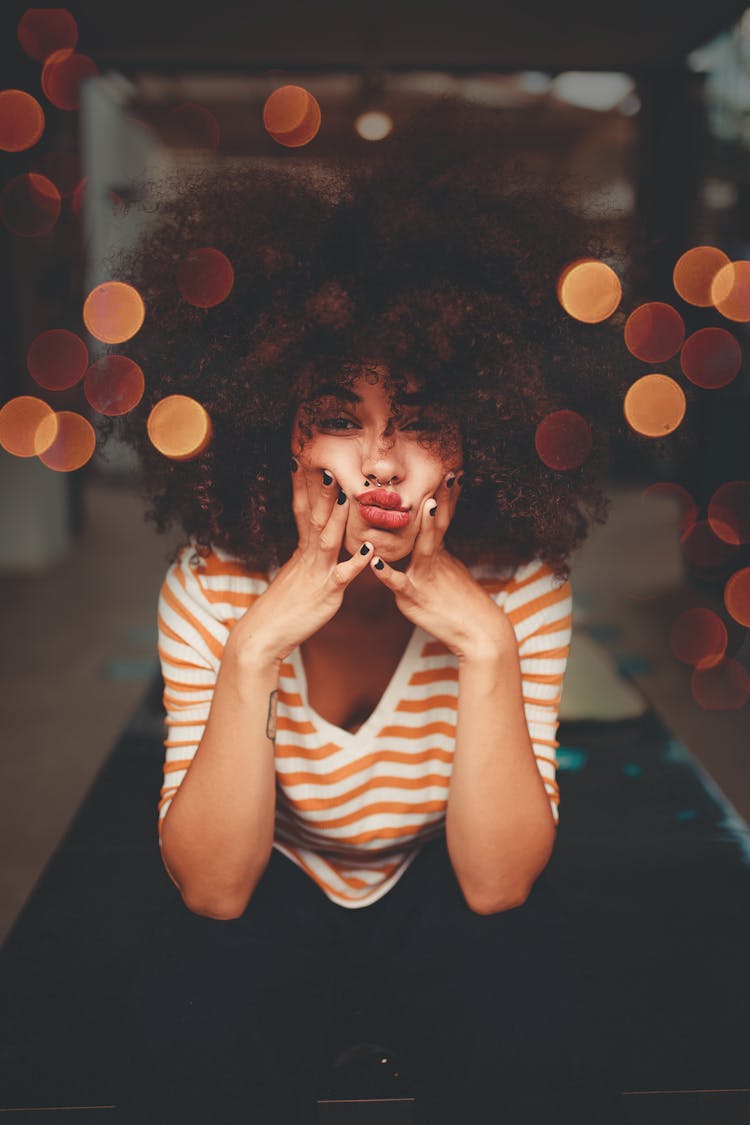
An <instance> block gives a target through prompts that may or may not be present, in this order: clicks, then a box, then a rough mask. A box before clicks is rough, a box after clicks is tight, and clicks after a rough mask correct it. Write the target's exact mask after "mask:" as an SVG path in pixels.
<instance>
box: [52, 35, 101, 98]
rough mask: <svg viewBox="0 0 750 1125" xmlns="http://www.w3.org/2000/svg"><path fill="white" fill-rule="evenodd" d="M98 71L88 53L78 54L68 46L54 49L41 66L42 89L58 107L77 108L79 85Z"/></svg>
mask: <svg viewBox="0 0 750 1125" xmlns="http://www.w3.org/2000/svg"><path fill="white" fill-rule="evenodd" d="M98 73H99V67H98V66H97V65H96V63H95V62H94V60H93V59H90V58H89V56H88V55H80V54H79V53H78V52H77V51H73V50H71V49H70V47H65V48H63V50H61V51H54V52H53V53H52V54H51V55H50V56H49V58H48V59H47V60H46V61H45V63H44V67H43V68H42V89H43V90H44V94H45V97H46V98H47V100H48V101H50V102H51V103H52V105H54V106H56V107H57V108H58V109H78V106H79V105H80V85H81V83H82V82H83V81H84V80H85V79H86V78H91V77H92V76H93V75H95V74H98Z"/></svg>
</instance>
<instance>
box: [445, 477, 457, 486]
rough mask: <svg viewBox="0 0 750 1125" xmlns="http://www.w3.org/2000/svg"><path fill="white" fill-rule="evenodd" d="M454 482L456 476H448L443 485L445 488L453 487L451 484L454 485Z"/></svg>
mask: <svg viewBox="0 0 750 1125" xmlns="http://www.w3.org/2000/svg"><path fill="white" fill-rule="evenodd" d="M455 483H456V478H455V477H448V479H447V481H446V482H445V487H446V488H453V485H454V484H455Z"/></svg>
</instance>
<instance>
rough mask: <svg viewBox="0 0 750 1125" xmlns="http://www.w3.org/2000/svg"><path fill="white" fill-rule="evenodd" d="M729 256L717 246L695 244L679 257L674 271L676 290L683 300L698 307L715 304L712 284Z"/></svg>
mask: <svg viewBox="0 0 750 1125" xmlns="http://www.w3.org/2000/svg"><path fill="white" fill-rule="evenodd" d="M728 262H729V258H728V257H727V256H726V254H725V253H724V251H723V250H719V249H718V248H717V247H716V246H694V247H693V248H692V250H686V251H685V253H684V254H682V255H681V256H680V257H679V258H678V259H677V262H676V264H675V267H674V272H673V273H672V282H673V284H674V287H675V291H676V292H677V293H679V295H680V296H681V297H682V299H683V301H686V302H687V303H688V304H689V305H696V306H697V307H698V308H709V307H710V306H711V305H712V304H713V299H712V297H711V285H712V282H713V280H714V278H715V277H716V274H717V273H718V272H719V270H720V269H721V268H722V266H725V265H727V264H728Z"/></svg>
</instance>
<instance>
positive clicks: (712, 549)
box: [680, 520, 738, 580]
mask: <svg viewBox="0 0 750 1125" xmlns="http://www.w3.org/2000/svg"><path fill="white" fill-rule="evenodd" d="M680 547H681V549H682V554H683V557H684V559H685V561H686V563H687V564H688V566H689V567H690V569H691V570H692V571H693V573H694V574H695V575H696V576H697V577H699V578H705V579H707V580H714V579H717V578H721V577H723V576H724V575H725V574H726V572H727V570H729V569H730V568H731V567H732V566H733V565H734V561H735V559H736V557H737V550H738V548H737V547H735V546H733V545H732V544H730V543H727V542H726V541H725V540H724V539H720V538H719V536H718V535H716V534H715V532H714V530H713V528H712V527H711V524H710V523H709V522H708V520H697V521H696V523H694V524H693V525H692V527H689V528H688V529H687V531H686V532H685V533H684V534H683V535H682V536H681V537H680Z"/></svg>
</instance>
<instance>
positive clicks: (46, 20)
mask: <svg viewBox="0 0 750 1125" xmlns="http://www.w3.org/2000/svg"><path fill="white" fill-rule="evenodd" d="M18 42H19V43H20V44H21V47H22V48H23V50H24V51H25V52H26V54H27V55H28V56H29V58H30V59H34V60H35V61H36V62H44V60H45V59H46V58H47V57H48V56H49V55H51V54H52V52H53V51H60V50H62V49H63V48H65V47H75V45H76V43H77V42H78V25H77V23H76V21H75V20H74V18H73V16H72V15H71V14H70V12H69V11H68V10H67V8H28V9H27V10H26V11H25V12H24V14H23V15H22V16H21V19H20V20H19V22H18Z"/></svg>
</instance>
